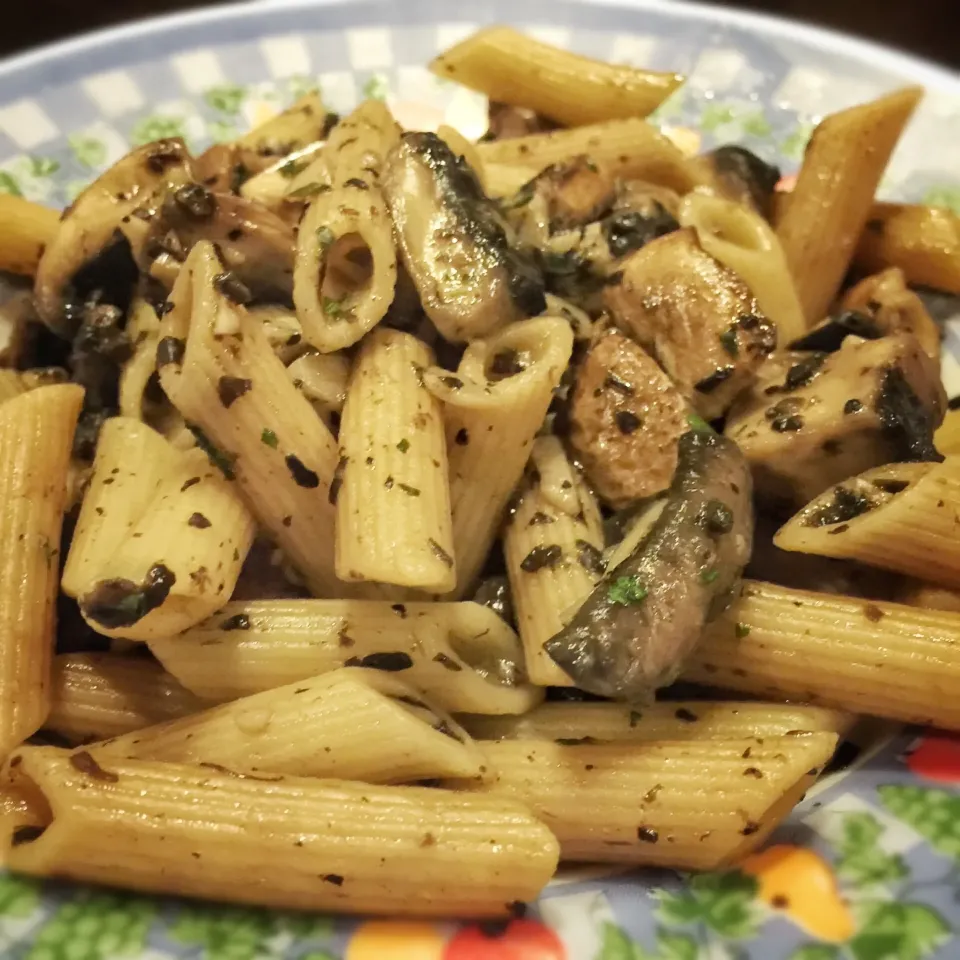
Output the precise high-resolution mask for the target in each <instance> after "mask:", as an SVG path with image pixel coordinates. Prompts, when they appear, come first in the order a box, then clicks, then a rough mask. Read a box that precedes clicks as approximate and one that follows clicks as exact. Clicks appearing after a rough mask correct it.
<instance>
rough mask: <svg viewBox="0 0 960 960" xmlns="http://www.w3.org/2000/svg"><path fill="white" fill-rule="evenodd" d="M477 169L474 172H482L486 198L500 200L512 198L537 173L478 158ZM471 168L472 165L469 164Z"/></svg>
mask: <svg viewBox="0 0 960 960" xmlns="http://www.w3.org/2000/svg"><path fill="white" fill-rule="evenodd" d="M478 161H479V163H480V166H479V167H474V169H475V170H482V171H483V186H484V189H485V190H486V193H487V196H490V197H496V198H497V199H502V198H504V197H512V196H513V195H514V194H515V193H516V192H517V191H518V190H519V189H520V188H521V187H522V186H523V185H524V184H525V183H529V182H530V180H531V178H532V177H535V176H536V175H537V173H538V172H539V171H536V170H531V168H530V167H524V166H519V165H516V164H509V163H494V162H492V161H486V160H483V159H481V158H480V157H479V156H478ZM471 166H472V164H471Z"/></svg>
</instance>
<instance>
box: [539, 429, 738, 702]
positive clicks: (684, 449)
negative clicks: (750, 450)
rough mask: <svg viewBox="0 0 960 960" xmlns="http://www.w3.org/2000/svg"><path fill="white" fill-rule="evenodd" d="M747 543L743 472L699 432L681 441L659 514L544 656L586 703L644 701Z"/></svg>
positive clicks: (721, 445) (718, 442) (718, 604)
mask: <svg viewBox="0 0 960 960" xmlns="http://www.w3.org/2000/svg"><path fill="white" fill-rule="evenodd" d="M752 539H753V504H752V502H751V485H750V471H749V468H748V466H747V464H746V463H745V461H744V459H743V457H742V456H741V454H740V452H739V450H738V449H737V447H736V445H735V444H733V443H731V442H730V441H729V440H726V439H724V438H723V437H720V436H718V435H717V434H715V433H714V432H713V431H712V430H711V429H710V428H709V427H707V426H706V425H705V424H703V425H701V426H698V427H697V428H695V429H693V430H690V431H689V432H687V433H685V434H684V435H683V436H682V437H681V438H680V444H679V459H678V464H677V471H676V475H675V477H674V480H673V484H672V486H671V489H670V493H669V495H668V497H667V500H666V504H665V506H664V507H663V509H662V511H661V512H660V513H659V515H658V516H657V518H656V520H655V521H654V522H653V524H652V525H651V527H650V528H649V532H648V533H647V534H646V536H644V537H643V538H642V540H641V541H640V543H639V545H638V546H637V548H636V549H635V550H634V552H633V553H632V554H631V555H630V556H629V557H627V559H626V560H624V561H623V562H621V563H620V564H618V565H617V566H616V567H615V568H614V569H612V570H611V571H610V572H608V573H607V574H606V575H605V576H604V577H603V579H602V580H601V581H600V583H599V584H598V585H597V587H596V588H595V589H594V591H593V593H591V594H590V596H589V597H588V598H587V600H586V602H585V603H584V604H583V606H582V607H581V608H580V610H579V611H578V612H577V614H576V616H575V617H574V618H573V620H571V622H570V623H569V624H568V625H567V626H566V627H565V628H564V629H563V630H562V631H561V632H560V633H558V634H557V635H556V636H555V637H553V638H552V639H551V640H549V641H548V642H547V643H546V646H545V649H546V651H547V653H549V655H550V656H551V657H552V658H553V659H554V660H555V661H556V663H557V664H558V665H559V666H560V667H561V668H563V670H565V671H566V672H567V674H569V676H570V677H571V678H572V679H573V682H574V683H575V685H576V686H578V687H580V688H581V689H583V690H587V691H589V692H590V693H596V694H599V695H601V696H605V697H618V698H623V699H628V700H635V701H639V700H644V699H648V698H649V697H650V696H651V694H652V693H653V691H654V690H655V689H656V688H657V687H661V686H664V685H666V684H668V683H670V682H671V681H672V680H673V679H675V678H676V676H677V674H678V673H679V671H680V669H681V668H682V666H683V663H684V661H685V660H686V658H687V657H688V655H689V654H690V653H691V652H692V651H693V649H694V647H695V646H696V643H697V641H698V640H699V639H700V634H701V632H702V630H703V627H704V625H705V624H706V623H708V622H710V620H712V619H714V618H715V617H717V616H719V614H720V613H722V612H723V610H724V609H726V607H727V606H728V605H729V603H730V601H731V599H732V597H733V594H734V591H735V588H736V586H737V583H738V581H739V578H740V575H741V572H742V570H743V567H744V566H745V565H746V563H747V561H748V559H749V557H750V548H751V543H752Z"/></svg>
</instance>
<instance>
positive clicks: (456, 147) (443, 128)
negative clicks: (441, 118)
mask: <svg viewBox="0 0 960 960" xmlns="http://www.w3.org/2000/svg"><path fill="white" fill-rule="evenodd" d="M437 136H438V137H439V138H440V139H441V140H442V141H443V142H444V143H445V144H446V145H447V146H448V147H449V148H450V149H451V150H452V151H453V152H454V153H455V154H456V155H457V156H458V157H462V158H463V159H464V160H466V161H467V166H468V167H470V169H471V170H474V171H476V173H477V175H478V176H479V177H480V179H481V181H483V176H482V174H483V161H482V160H481V159H480V154H479V153H477V145H476V144H475V143H474V142H473V141H472V140H468V139H467V138H466V137H465V136H464V135H463V134H462V133H461V132H460V131H459V130H458V129H457V128H456V127H451V126H448V125H447V124H445V123H443V124H441V125H440V126H439V127H437Z"/></svg>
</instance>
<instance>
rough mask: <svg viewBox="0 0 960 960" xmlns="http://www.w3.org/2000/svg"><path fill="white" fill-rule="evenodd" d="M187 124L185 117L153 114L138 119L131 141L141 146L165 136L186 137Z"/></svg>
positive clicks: (131, 132) (132, 131)
mask: <svg viewBox="0 0 960 960" xmlns="http://www.w3.org/2000/svg"><path fill="white" fill-rule="evenodd" d="M186 135H187V133H186V126H185V120H184V118H183V117H179V116H174V115H171V114H151V115H150V116H146V117H144V118H143V119H142V120H138V121H137V122H136V123H135V124H134V125H133V128H132V129H131V130H130V143H131V144H132V145H133V146H135V147H141V146H143V144H145V143H150V141H151V140H162V139H164V138H165V137H184V138H186Z"/></svg>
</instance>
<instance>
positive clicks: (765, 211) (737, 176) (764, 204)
mask: <svg viewBox="0 0 960 960" xmlns="http://www.w3.org/2000/svg"><path fill="white" fill-rule="evenodd" d="M702 160H703V162H704V163H705V164H706V166H707V167H708V168H709V170H710V173H711V175H712V179H713V181H714V185H715V187H716V188H717V190H718V191H719V192H720V193H721V194H722V195H723V196H725V197H728V198H729V199H730V200H735V201H736V202H737V203H743V204H745V205H746V206H748V207H752V208H753V209H754V210H756V211H757V213H759V214H760V215H761V216H764V217H768V218H769V215H770V210H771V206H772V200H773V193H774V189H775V188H776V186H777V183H778V181H779V180H780V171H779V169H778V168H777V167H775V166H774V165H773V164H770V163H767V162H766V161H765V160H762V159H761V158H760V157H758V156H757V155H756V154H755V153H752V152H751V151H750V150H747V148H746V147H741V146H737V145H736V144H727V145H725V146H722V147H717V149H716V150H711V151H710V153H707V154H705V155H704V156H703V157H702Z"/></svg>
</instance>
